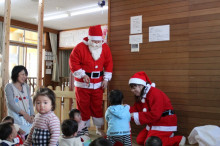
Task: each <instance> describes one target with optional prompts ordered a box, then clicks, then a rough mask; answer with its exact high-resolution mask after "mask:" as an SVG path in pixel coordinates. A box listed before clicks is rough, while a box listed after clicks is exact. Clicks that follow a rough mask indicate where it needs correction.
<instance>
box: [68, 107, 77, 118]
mask: <svg viewBox="0 0 220 146" xmlns="http://www.w3.org/2000/svg"><path fill="white" fill-rule="evenodd" d="M76 113H78V114H80V111H79V110H78V109H71V111H70V112H69V118H70V119H74V116H75V114H76Z"/></svg>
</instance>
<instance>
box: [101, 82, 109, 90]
mask: <svg viewBox="0 0 220 146" xmlns="http://www.w3.org/2000/svg"><path fill="white" fill-rule="evenodd" d="M107 86H108V81H106V80H104V81H102V88H103V89H105V88H107Z"/></svg>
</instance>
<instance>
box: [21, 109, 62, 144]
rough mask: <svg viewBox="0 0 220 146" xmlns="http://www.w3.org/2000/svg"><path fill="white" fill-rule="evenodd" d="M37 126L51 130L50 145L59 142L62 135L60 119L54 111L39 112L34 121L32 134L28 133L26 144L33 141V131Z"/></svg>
mask: <svg viewBox="0 0 220 146" xmlns="http://www.w3.org/2000/svg"><path fill="white" fill-rule="evenodd" d="M35 128H38V129H44V130H49V132H50V142H49V146H54V145H56V144H57V142H58V139H59V136H60V120H59V119H58V117H57V116H56V115H55V114H54V112H53V111H50V112H48V113H46V114H39V113H38V114H37V115H36V116H35V118H34V123H33V126H32V128H31V131H30V134H29V135H28V138H27V140H26V141H25V143H24V145H25V146H29V145H31V143H32V133H33V131H34V129H35Z"/></svg>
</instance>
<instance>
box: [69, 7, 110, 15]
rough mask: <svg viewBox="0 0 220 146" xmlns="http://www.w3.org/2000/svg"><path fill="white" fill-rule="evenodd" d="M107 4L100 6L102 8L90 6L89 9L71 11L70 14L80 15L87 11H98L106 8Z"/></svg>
mask: <svg viewBox="0 0 220 146" xmlns="http://www.w3.org/2000/svg"><path fill="white" fill-rule="evenodd" d="M107 9H108V6H105V7H102V8H97V7H96V8H91V9H85V10H80V11H75V12H71V13H70V16H76V15H82V14H87V13H93V12H98V11H102V10H107Z"/></svg>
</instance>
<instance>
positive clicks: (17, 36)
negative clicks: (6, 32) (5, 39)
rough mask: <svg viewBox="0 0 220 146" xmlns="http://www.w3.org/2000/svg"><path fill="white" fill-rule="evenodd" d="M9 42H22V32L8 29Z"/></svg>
mask: <svg viewBox="0 0 220 146" xmlns="http://www.w3.org/2000/svg"><path fill="white" fill-rule="evenodd" d="M10 40H12V41H16V42H24V30H23V29H19V28H14V27H10Z"/></svg>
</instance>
